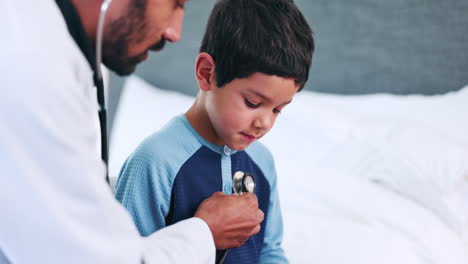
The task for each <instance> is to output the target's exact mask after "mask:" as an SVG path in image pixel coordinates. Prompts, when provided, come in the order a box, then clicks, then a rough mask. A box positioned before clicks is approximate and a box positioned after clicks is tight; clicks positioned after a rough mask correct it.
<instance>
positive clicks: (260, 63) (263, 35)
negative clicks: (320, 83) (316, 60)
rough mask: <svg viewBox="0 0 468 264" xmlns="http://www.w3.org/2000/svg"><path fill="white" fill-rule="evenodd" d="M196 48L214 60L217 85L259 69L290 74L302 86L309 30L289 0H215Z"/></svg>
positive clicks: (306, 73) (309, 48)
mask: <svg viewBox="0 0 468 264" xmlns="http://www.w3.org/2000/svg"><path fill="white" fill-rule="evenodd" d="M200 52H206V53H208V54H210V55H211V56H212V57H213V59H214V60H215V62H216V83H217V85H218V87H222V86H223V85H225V84H226V83H229V82H231V81H232V80H234V79H236V78H246V77H249V76H250V75H252V74H254V73H256V72H261V73H264V74H268V75H277V76H280V77H286V78H293V79H295V82H296V84H297V85H299V90H301V89H302V88H303V87H304V85H305V83H306V81H307V79H308V78H309V69H310V65H311V63H312V54H313V52H314V39H313V37H312V30H311V29H310V27H309V25H308V24H307V21H306V20H305V18H304V16H303V15H302V13H301V12H300V11H299V9H298V8H297V6H296V5H295V4H294V1H293V0H219V1H218V2H217V3H216V4H215V6H214V8H213V10H212V11H211V15H210V18H209V20H208V24H207V27H206V31H205V35H204V37H203V40H202V44H201V47H200Z"/></svg>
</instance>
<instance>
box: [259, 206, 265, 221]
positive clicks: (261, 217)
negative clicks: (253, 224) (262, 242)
mask: <svg viewBox="0 0 468 264" xmlns="http://www.w3.org/2000/svg"><path fill="white" fill-rule="evenodd" d="M264 219H265V214H264V213H263V211H262V210H260V209H258V210H257V220H258V222H259V223H261V222H263V220H264Z"/></svg>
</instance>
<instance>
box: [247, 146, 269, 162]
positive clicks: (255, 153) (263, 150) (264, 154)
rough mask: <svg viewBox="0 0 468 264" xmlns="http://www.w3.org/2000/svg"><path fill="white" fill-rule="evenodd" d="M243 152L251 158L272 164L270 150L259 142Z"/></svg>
mask: <svg viewBox="0 0 468 264" xmlns="http://www.w3.org/2000/svg"><path fill="white" fill-rule="evenodd" d="M245 152H247V154H249V156H250V157H251V158H256V159H265V161H267V162H273V155H272V154H271V152H270V150H269V149H268V148H267V146H265V144H263V143H262V142H260V141H255V142H253V143H252V144H251V145H250V146H249V147H248V148H246V149H245Z"/></svg>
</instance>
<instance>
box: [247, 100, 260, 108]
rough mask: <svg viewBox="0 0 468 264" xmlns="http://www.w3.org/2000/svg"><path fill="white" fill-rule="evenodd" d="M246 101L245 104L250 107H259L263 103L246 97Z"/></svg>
mask: <svg viewBox="0 0 468 264" xmlns="http://www.w3.org/2000/svg"><path fill="white" fill-rule="evenodd" d="M244 102H245V105H247V106H248V107H250V108H254V109H255V108H258V107H259V106H260V105H261V104H260V103H256V102H253V101H251V100H249V99H247V98H245V99H244Z"/></svg>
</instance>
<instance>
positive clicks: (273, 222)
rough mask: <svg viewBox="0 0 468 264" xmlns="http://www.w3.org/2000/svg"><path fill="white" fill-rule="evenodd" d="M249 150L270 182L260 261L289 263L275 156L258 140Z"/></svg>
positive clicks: (262, 263)
mask: <svg viewBox="0 0 468 264" xmlns="http://www.w3.org/2000/svg"><path fill="white" fill-rule="evenodd" d="M247 152H248V153H249V155H250V156H251V157H252V158H253V159H254V161H255V162H256V163H257V165H258V166H259V167H260V169H261V170H262V171H263V173H264V175H265V177H266V178H267V180H268V182H269V183H270V201H269V206H268V215H267V218H266V221H267V222H266V227H265V238H264V242H263V248H262V251H261V253H260V263H261V264H269V263H272V264H273V263H274V264H283V263H289V262H288V259H287V258H286V256H285V253H284V250H283V247H282V245H281V243H282V241H283V218H282V215H281V208H280V202H279V195H278V187H277V178H276V169H275V164H274V160H273V157H272V155H271V153H270V151H269V150H268V149H267V148H266V147H265V146H263V145H262V144H260V143H258V142H257V144H255V145H252V146H251V147H250V149H248V150H247Z"/></svg>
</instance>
